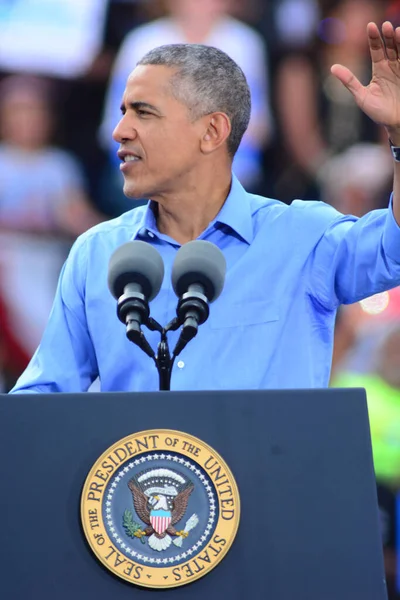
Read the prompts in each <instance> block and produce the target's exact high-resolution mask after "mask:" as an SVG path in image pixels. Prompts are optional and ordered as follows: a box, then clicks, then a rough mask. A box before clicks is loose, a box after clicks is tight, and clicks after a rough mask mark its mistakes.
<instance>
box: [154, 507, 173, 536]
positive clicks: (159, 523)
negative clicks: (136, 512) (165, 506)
mask: <svg viewBox="0 0 400 600" xmlns="http://www.w3.org/2000/svg"><path fill="white" fill-rule="evenodd" d="M171 518H172V514H171V511H169V510H152V511H150V523H151V526H152V527H153V529H154V531H156V532H157V533H158V534H160V535H161V534H162V533H164V531H165V530H166V529H168V527H169V525H170V523H171Z"/></svg>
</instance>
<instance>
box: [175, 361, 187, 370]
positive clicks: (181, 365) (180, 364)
mask: <svg viewBox="0 0 400 600" xmlns="http://www.w3.org/2000/svg"><path fill="white" fill-rule="evenodd" d="M176 366H177V367H178V369H183V367H184V366H185V363H184V362H183V360H180V361H179V362H178V364H177V365H176Z"/></svg>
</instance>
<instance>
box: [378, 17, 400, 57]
mask: <svg viewBox="0 0 400 600" xmlns="http://www.w3.org/2000/svg"><path fill="white" fill-rule="evenodd" d="M382 36H383V41H384V43H385V47H386V56H387V58H388V60H389V62H397V60H398V57H399V55H398V51H397V44H396V39H395V31H394V27H393V25H392V24H391V23H389V21H385V23H384V24H383V25H382Z"/></svg>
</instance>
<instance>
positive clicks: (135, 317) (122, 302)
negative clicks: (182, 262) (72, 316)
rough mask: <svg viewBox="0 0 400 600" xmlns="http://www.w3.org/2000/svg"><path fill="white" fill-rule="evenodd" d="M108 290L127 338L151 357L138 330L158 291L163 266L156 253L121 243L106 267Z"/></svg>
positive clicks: (147, 247)
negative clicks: (123, 325)
mask: <svg viewBox="0 0 400 600" xmlns="http://www.w3.org/2000/svg"><path fill="white" fill-rule="evenodd" d="M107 279H108V287H109V290H110V292H111V294H112V295H113V296H114V298H116V300H118V304H117V315H118V318H119V320H120V321H121V322H122V323H124V324H125V325H126V335H127V337H128V339H129V340H130V341H131V342H134V343H135V344H137V345H138V346H139V347H140V348H142V350H144V351H145V352H146V354H148V355H149V356H151V357H152V358H153V357H154V351H153V350H152V348H151V346H150V345H149V344H148V342H147V340H146V338H145V337H144V335H143V332H142V330H141V325H146V324H147V322H148V320H149V315H150V308H149V302H150V301H151V300H153V298H155V297H156V296H157V294H158V292H159V291H160V288H161V284H162V282H163V279H164V263H163V260H162V258H161V255H160V254H159V252H158V251H157V250H156V249H155V248H154V247H153V246H151V245H150V244H148V243H146V242H140V241H138V240H137V241H133V242H127V243H125V244H122V246H120V247H119V248H117V249H116V250H115V252H114V253H113V254H112V256H111V258H110V262H109V266H108V278H107Z"/></svg>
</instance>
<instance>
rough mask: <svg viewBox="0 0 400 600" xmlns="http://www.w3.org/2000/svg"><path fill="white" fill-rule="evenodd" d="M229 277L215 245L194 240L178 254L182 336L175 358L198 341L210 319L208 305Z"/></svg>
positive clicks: (176, 288)
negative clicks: (195, 339)
mask: <svg viewBox="0 0 400 600" xmlns="http://www.w3.org/2000/svg"><path fill="white" fill-rule="evenodd" d="M225 274H226V261H225V257H224V255H223V254H222V252H221V250H220V249H219V248H218V247H217V246H215V244H212V243H211V242H206V241H204V240H194V241H192V242H188V243H187V244H185V245H184V246H182V247H181V248H180V249H179V250H178V252H177V254H176V257H175V261H174V264H173V267H172V276H171V278H172V287H173V289H174V291H175V294H176V295H177V296H178V298H179V302H178V306H177V309H176V313H177V318H178V321H179V324H180V325H182V332H181V335H180V338H179V340H178V343H177V345H176V348H175V350H174V356H178V354H179V353H180V352H181V351H182V350H183V348H184V347H185V346H186V344H187V343H188V342H189V341H190V340H191V339H193V338H194V337H195V335H196V334H197V331H198V327H199V325H202V324H203V323H204V322H205V321H206V320H207V319H208V316H209V313H210V311H209V306H208V305H209V303H210V304H211V303H212V302H214V300H216V299H217V298H218V296H219V295H220V294H221V292H222V289H223V287H224V283H225Z"/></svg>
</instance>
